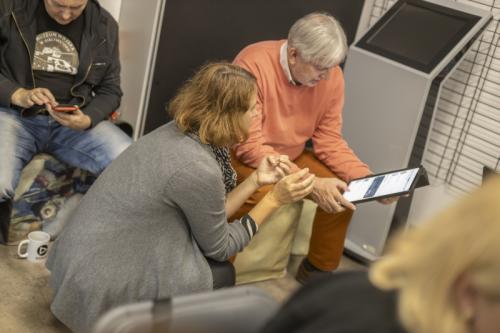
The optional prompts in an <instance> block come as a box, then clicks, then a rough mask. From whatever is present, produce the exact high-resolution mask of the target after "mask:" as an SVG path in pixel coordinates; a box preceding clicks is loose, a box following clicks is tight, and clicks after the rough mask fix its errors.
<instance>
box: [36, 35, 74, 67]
mask: <svg viewBox="0 0 500 333" xmlns="http://www.w3.org/2000/svg"><path fill="white" fill-rule="evenodd" d="M78 65H79V59H78V51H77V50H76V48H75V46H74V45H73V43H72V42H71V40H69V39H68V38H66V37H65V36H64V35H61V34H60V33H58V32H55V31H46V32H43V33H41V34H38V35H37V36H36V45H35V57H34V59H33V70H40V71H46V72H57V73H66V74H71V75H75V74H76V72H77V69H78Z"/></svg>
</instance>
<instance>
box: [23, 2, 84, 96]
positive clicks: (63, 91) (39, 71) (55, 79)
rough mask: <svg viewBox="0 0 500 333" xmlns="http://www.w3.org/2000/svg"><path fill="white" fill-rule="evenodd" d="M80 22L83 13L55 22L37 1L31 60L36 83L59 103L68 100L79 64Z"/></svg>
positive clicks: (41, 3) (81, 23)
mask: <svg viewBox="0 0 500 333" xmlns="http://www.w3.org/2000/svg"><path fill="white" fill-rule="evenodd" d="M83 25H84V21H83V14H82V15H80V16H79V17H78V18H77V19H76V20H74V21H72V22H71V23H69V24H67V25H61V24H59V23H57V22H56V21H55V20H54V19H52V18H51V17H50V16H49V14H48V13H47V11H46V10H45V5H44V2H43V1H40V4H39V5H38V9H37V34H36V44H35V55H34V59H33V63H32V67H33V73H34V75H35V86H36V87H39V88H47V89H49V90H50V91H51V92H52V94H53V95H54V97H55V98H56V101H58V102H59V103H68V102H69V101H70V100H71V93H70V89H71V87H72V86H73V84H74V81H75V75H76V73H77V72H78V66H79V63H80V57H79V49H80V41H81V39H82V31H83Z"/></svg>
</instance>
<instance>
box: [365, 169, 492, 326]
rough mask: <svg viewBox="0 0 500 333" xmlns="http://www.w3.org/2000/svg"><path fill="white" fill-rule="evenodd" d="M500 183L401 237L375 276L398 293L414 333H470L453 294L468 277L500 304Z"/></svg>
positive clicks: (401, 309) (373, 271) (487, 186)
mask: <svg viewBox="0 0 500 333" xmlns="http://www.w3.org/2000/svg"><path fill="white" fill-rule="evenodd" d="M499 256H500V177H496V178H494V179H491V180H490V181H489V182H488V183H487V184H485V185H484V186H483V187H482V188H480V189H478V190H477V191H475V192H473V193H471V194H470V195H467V196H466V197H465V198H463V199H462V200H460V201H458V202H457V203H456V204H455V205H453V206H451V207H450V208H449V209H447V210H445V211H444V212H442V213H441V214H439V215H437V216H436V217H435V218H433V219H432V220H430V221H428V222H427V223H425V224H424V225H422V226H418V227H416V228H414V229H412V230H409V231H408V232H406V233H403V234H400V235H399V236H398V237H397V238H395V239H394V242H393V243H392V244H391V247H390V250H389V252H388V254H387V255H386V256H385V257H383V258H382V259H381V260H380V261H379V262H377V263H375V264H374V265H373V267H372V269H371V270H370V279H371V281H372V282H373V283H374V284H375V285H376V286H378V287H379V288H381V289H386V290H391V289H394V290H397V291H398V295H399V304H398V309H399V316H400V319H401V322H402V323H403V325H404V326H405V327H406V329H407V330H409V331H410V332H412V333H465V332H467V331H468V329H467V322H466V318H465V314H463V313H460V310H459V308H458V306H457V302H456V299H455V294H454V285H455V283H456V282H457V280H458V279H459V278H460V277H461V276H462V275H463V274H467V275H468V276H469V277H470V278H471V281H472V284H473V285H474V287H475V288H477V289H478V290H479V291H480V292H481V293H482V294H483V295H485V296H486V297H489V298H491V299H493V300H496V301H499V300H500V298H499V297H500V257H499Z"/></svg>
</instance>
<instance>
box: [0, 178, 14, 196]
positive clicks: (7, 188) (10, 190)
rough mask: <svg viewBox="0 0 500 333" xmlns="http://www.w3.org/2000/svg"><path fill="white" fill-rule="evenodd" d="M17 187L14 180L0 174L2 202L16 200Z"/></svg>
mask: <svg viewBox="0 0 500 333" xmlns="http://www.w3.org/2000/svg"><path fill="white" fill-rule="evenodd" d="M14 193H15V187H14V184H12V179H10V178H9V177H5V175H4V174H1V172H0V202H5V201H9V200H12V199H13V198H14Z"/></svg>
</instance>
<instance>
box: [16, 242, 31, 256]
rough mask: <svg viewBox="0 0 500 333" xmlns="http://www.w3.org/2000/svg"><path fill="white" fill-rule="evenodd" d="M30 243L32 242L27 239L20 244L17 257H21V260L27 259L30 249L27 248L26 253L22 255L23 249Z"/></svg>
mask: <svg viewBox="0 0 500 333" xmlns="http://www.w3.org/2000/svg"><path fill="white" fill-rule="evenodd" d="M29 242H30V240H29V239H25V240H23V241H21V243H19V245H18V246H17V255H18V256H19V258H27V257H28V247H26V252H25V253H21V248H22V247H23V245H24V244H28V243H29Z"/></svg>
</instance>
